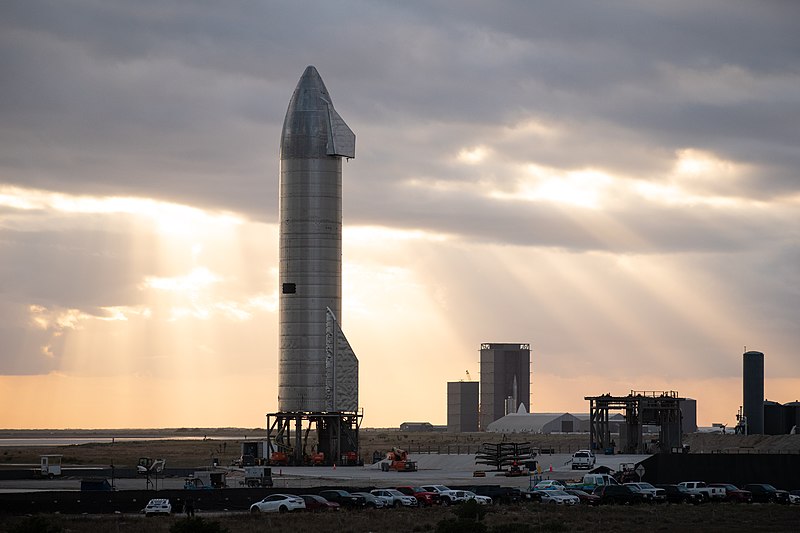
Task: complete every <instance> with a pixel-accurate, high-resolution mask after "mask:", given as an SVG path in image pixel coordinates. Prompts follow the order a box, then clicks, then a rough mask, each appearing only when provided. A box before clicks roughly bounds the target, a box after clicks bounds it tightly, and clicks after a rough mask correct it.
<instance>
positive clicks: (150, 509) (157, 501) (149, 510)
mask: <svg viewBox="0 0 800 533" xmlns="http://www.w3.org/2000/svg"><path fill="white" fill-rule="evenodd" d="M142 512H143V513H144V515H145V516H153V515H157V514H170V513H171V512H172V504H171V503H169V500H167V499H166V498H154V499H152V500H150V501H149V502H147V505H146V506H145V508H144V509H142Z"/></svg>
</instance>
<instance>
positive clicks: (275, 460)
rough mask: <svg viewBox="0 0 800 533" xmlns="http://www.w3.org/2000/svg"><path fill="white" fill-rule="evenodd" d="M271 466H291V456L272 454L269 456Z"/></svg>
mask: <svg viewBox="0 0 800 533" xmlns="http://www.w3.org/2000/svg"><path fill="white" fill-rule="evenodd" d="M269 464H270V465H272V466H287V465H288V464H289V456H288V455H286V454H285V453H284V452H272V455H270V456H269Z"/></svg>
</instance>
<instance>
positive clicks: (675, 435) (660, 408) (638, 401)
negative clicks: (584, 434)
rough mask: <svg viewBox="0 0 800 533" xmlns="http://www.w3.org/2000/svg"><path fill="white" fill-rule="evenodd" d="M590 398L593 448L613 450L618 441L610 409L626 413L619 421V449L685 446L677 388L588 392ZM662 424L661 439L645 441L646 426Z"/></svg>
mask: <svg viewBox="0 0 800 533" xmlns="http://www.w3.org/2000/svg"><path fill="white" fill-rule="evenodd" d="M584 399H585V400H588V401H589V445H590V447H591V448H592V449H593V450H609V449H611V450H612V453H613V450H614V448H616V447H617V443H616V442H615V441H614V440H613V439H612V438H611V425H610V420H609V412H610V411H621V412H622V413H624V416H625V421H624V423H622V424H621V425H620V435H619V436H620V441H621V442H620V444H619V449H620V450H621V451H622V452H623V453H648V452H651V451H654V450H653V448H655V450H656V451H659V452H662V453H669V452H671V451H675V450H676V449H682V448H683V434H682V431H681V421H682V415H681V409H680V402H681V400H684V398H681V397H679V396H678V393H677V392H676V391H634V390H632V391H631V393H630V394H629V395H627V396H612V395H611V394H603V395H601V396H586V397H584ZM645 425H653V426H658V427H659V434H658V441H657V442H655V443H652V444H655V446H649V444H651V443H647V442H644V439H643V434H644V426H645Z"/></svg>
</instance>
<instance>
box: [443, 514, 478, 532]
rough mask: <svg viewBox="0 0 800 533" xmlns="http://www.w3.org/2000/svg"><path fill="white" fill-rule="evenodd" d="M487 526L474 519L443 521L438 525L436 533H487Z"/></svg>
mask: <svg viewBox="0 0 800 533" xmlns="http://www.w3.org/2000/svg"><path fill="white" fill-rule="evenodd" d="M487 531H488V529H487V528H486V525H485V524H482V523H480V522H476V521H475V520H472V519H464V518H458V519H450V520H442V521H441V522H439V523H438V524H436V533H487Z"/></svg>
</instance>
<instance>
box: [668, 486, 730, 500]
mask: <svg viewBox="0 0 800 533" xmlns="http://www.w3.org/2000/svg"><path fill="white" fill-rule="evenodd" d="M678 486H679V487H683V488H684V489H686V490H688V491H689V492H691V493H692V494H699V495H700V496H702V497H703V499H704V500H705V501H711V500H724V499H725V494H726V493H725V489H723V488H722V487H709V486H708V485H706V483H705V482H703V481H683V482H681V483H678Z"/></svg>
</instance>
